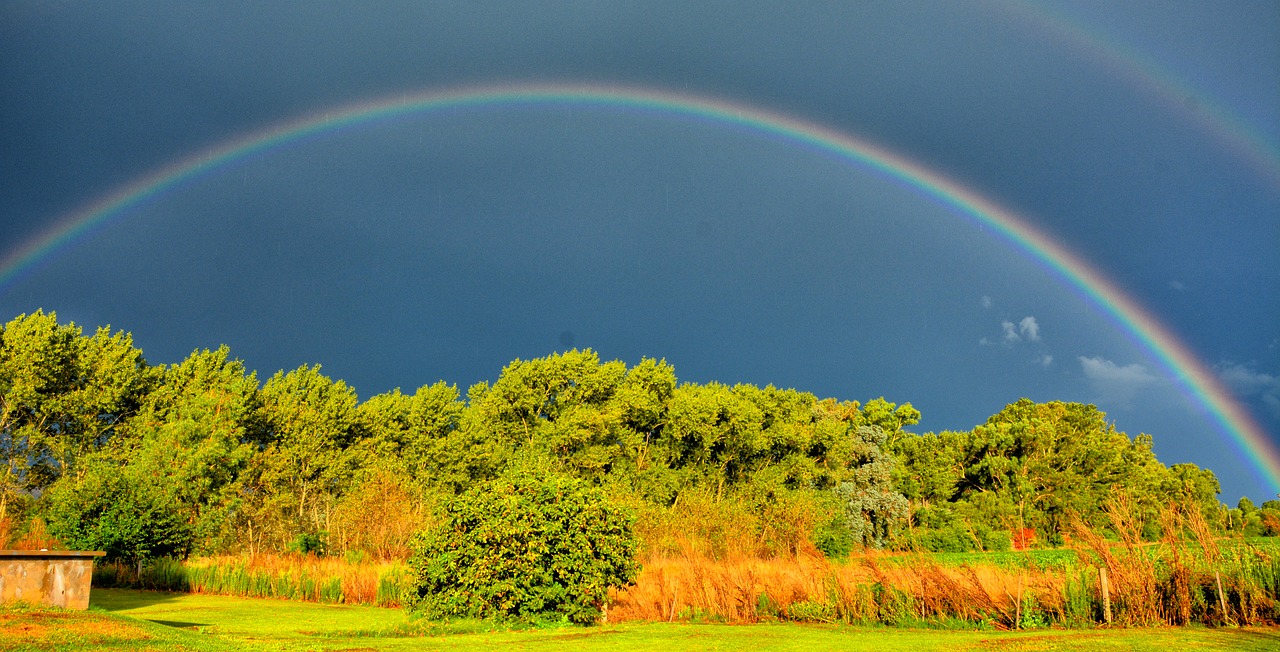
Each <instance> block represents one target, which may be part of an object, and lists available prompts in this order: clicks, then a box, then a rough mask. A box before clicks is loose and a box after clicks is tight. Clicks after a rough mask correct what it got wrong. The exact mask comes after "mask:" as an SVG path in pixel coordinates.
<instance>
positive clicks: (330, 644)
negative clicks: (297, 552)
mask: <svg viewBox="0 0 1280 652" xmlns="http://www.w3.org/2000/svg"><path fill="white" fill-rule="evenodd" d="M487 627H488V626H486V625H483V624H477V623H453V624H447V625H445V624H439V623H422V622H413V621H410V620H409V619H408V618H407V617H406V616H405V614H404V613H403V612H402V611H399V610H395V609H380V608H377V607H363V606H341V605H320V604H314V603H306V602H291V601H284V600H265V599H258V598H236V597H226V596H211V595H189V594H175V593H156V592H149V591H130V590H123V589H97V590H95V591H93V597H92V608H91V609H90V611H88V612H80V613H76V612H66V611H51V610H21V609H16V610H15V609H6V610H0V650H73V649H95V650H208V651H210V652H216V651H221V650H241V649H270V650H348V651H355V650H476V649H480V650H484V649H517V650H569V651H572V650H653V651H655V652H675V651H677V650H730V651H734V652H740V651H743V650H796V651H801V650H804V651H806V652H807V651H809V650H815V649H821V650H876V651H883V652H892V651H894V650H904V651H906V650H947V651H948V652H962V651H964V650H980V649H1000V650H1159V651H1161V652H1168V651H1169V650H1188V649H1189V650H1276V649H1280V629H1256V628H1255V629H1206V628H1179V629H1174V628H1167V629H1113V630H1101V629H1095V630H1076V631H1068V630H1042V631H1034V632H994V631H939V630H907V629H886V628H866V627H842V626H814V625H795V624H784V623H773V624H761V625H697V624H684V623H635V624H622V625H608V626H603V627H592V628H574V627H565V628H552V629H535V630H526V631H487Z"/></svg>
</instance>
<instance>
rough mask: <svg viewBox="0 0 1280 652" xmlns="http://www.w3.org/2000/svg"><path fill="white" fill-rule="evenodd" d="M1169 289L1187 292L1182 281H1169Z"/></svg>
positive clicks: (1185, 285)
mask: <svg viewBox="0 0 1280 652" xmlns="http://www.w3.org/2000/svg"><path fill="white" fill-rule="evenodd" d="M1169 287H1170V288H1171V289H1174V290H1177V291H1179V292H1186V291H1187V284H1186V283H1183V282H1182V281H1179V280H1176V279H1175V280H1172V281H1169Z"/></svg>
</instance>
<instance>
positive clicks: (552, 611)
mask: <svg viewBox="0 0 1280 652" xmlns="http://www.w3.org/2000/svg"><path fill="white" fill-rule="evenodd" d="M540 476H541V477H540ZM634 522H635V517H634V515H633V514H631V513H630V512H629V511H627V510H625V509H622V508H619V507H617V506H614V505H612V504H610V502H609V501H608V499H607V498H606V496H605V494H604V492H603V491H601V490H599V489H596V488H592V487H590V486H589V485H588V484H587V483H586V482H584V481H582V480H578V479H573V478H566V477H558V476H554V475H553V476H542V474H541V473H537V472H532V471H528V470H526V471H523V472H512V473H508V474H507V475H506V476H504V477H502V478H499V479H497V480H493V481H490V482H486V483H483V484H481V485H479V486H476V487H474V488H473V489H471V490H470V491H468V492H467V493H465V494H462V495H460V496H458V497H457V498H455V499H454V500H453V501H451V502H450V503H449V504H447V505H446V507H445V514H444V518H443V519H441V521H440V524H439V525H438V526H437V527H435V528H434V529H431V530H429V531H427V532H424V533H421V534H420V535H418V537H417V538H416V539H415V541H414V555H413V557H412V558H411V559H410V562H409V563H410V567H411V568H412V569H413V572H414V573H415V575H416V582H417V595H416V598H415V599H414V600H413V601H412V604H411V605H410V607H411V608H412V609H414V610H415V611H418V612H420V613H422V614H424V615H426V616H427V617H430V618H448V617H458V616H461V617H473V618H516V619H520V620H539V619H547V618H553V619H558V618H563V619H568V620H569V621H572V622H575V623H580V624H589V623H593V622H595V621H597V620H598V619H599V618H600V610H601V608H602V607H603V606H604V604H605V601H606V600H607V598H608V591H609V588H610V587H622V586H628V585H630V584H632V583H633V582H634V580H635V577H636V573H637V572H638V570H639V569H638V566H637V564H636V560H635V557H636V538H635V535H634V532H633V526H634Z"/></svg>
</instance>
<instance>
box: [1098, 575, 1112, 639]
mask: <svg viewBox="0 0 1280 652" xmlns="http://www.w3.org/2000/svg"><path fill="white" fill-rule="evenodd" d="M1098 579H1099V582H1100V583H1101V584H1102V617H1103V618H1105V619H1106V621H1107V624H1108V625H1110V624H1111V586H1110V585H1109V584H1108V583H1107V569H1106V567H1101V568H1099V569H1098Z"/></svg>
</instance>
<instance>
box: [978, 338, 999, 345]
mask: <svg viewBox="0 0 1280 652" xmlns="http://www.w3.org/2000/svg"><path fill="white" fill-rule="evenodd" d="M978 344H979V345H981V346H991V345H992V344H995V342H992V341H991V340H989V339H987V338H985V337H984V338H982V339H980V340H978Z"/></svg>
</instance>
